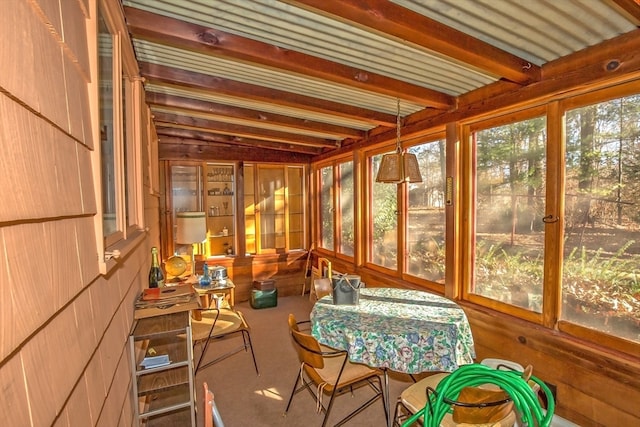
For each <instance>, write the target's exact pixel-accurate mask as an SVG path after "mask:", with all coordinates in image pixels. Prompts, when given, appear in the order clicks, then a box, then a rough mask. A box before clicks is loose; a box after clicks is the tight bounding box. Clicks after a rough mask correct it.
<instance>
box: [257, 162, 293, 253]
mask: <svg viewBox="0 0 640 427" xmlns="http://www.w3.org/2000/svg"><path fill="white" fill-rule="evenodd" d="M258 188H259V191H260V196H259V197H260V248H261V249H262V250H265V249H271V250H273V249H276V250H280V249H282V250H284V249H285V247H286V241H285V211H284V201H285V183H284V168H283V167H279V168H266V167H265V168H259V169H258Z"/></svg>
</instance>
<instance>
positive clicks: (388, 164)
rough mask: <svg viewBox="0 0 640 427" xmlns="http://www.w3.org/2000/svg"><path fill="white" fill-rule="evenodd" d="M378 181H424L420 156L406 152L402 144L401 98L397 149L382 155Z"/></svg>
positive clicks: (397, 121) (397, 123) (395, 182)
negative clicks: (419, 161) (419, 160)
mask: <svg viewBox="0 0 640 427" xmlns="http://www.w3.org/2000/svg"><path fill="white" fill-rule="evenodd" d="M376 182H384V183H389V184H399V183H401V182H422V175H420V167H419V166H418V158H417V157H416V155H415V154H412V153H405V152H403V151H402V147H401V146H400V100H399V99H398V115H397V118H396V151H395V153H388V154H385V155H384V156H382V160H381V161H380V168H379V169H378V175H377V176H376Z"/></svg>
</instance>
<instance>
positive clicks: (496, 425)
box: [394, 359, 539, 427]
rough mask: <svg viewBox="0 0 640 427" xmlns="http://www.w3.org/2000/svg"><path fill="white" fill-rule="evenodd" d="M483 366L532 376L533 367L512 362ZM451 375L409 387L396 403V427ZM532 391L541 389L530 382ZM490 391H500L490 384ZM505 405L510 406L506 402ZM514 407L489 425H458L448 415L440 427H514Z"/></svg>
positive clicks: (486, 362)
mask: <svg viewBox="0 0 640 427" xmlns="http://www.w3.org/2000/svg"><path fill="white" fill-rule="evenodd" d="M481 363H482V364H483V365H485V366H488V367H490V368H493V369H509V370H515V371H518V372H522V373H523V377H525V378H526V379H528V378H529V377H530V376H531V369H532V368H531V367H530V366H528V367H527V369H525V368H523V367H522V365H520V364H518V363H516V362H512V361H510V360H504V359H484V360H483V361H482V362H481ZM448 375H450V373H448V372H443V373H436V374H433V375H430V376H428V377H425V378H424V379H422V380H420V381H418V382H416V383H415V384H413V385H411V386H409V387H407V388H406V389H405V390H404V391H403V392H402V393H401V394H400V396H399V397H398V401H397V403H396V410H395V420H394V426H399V425H401V424H402V421H403V420H404V419H405V418H406V416H405V415H404V414H403V412H405V413H408V414H409V415H413V414H415V413H417V412H418V411H420V410H421V409H423V408H424V407H425V405H426V404H427V389H428V388H429V389H431V390H435V389H436V388H437V386H438V384H439V383H440V381H442V380H443V379H444V378H446V377H447V376H448ZM529 384H530V386H531V387H532V389H533V390H534V391H535V392H536V393H537V390H538V389H539V387H538V386H537V384H535V383H533V382H530V383H529ZM486 387H487V389H489V390H496V391H497V390H500V389H499V388H497V387H496V386H494V385H492V384H489V385H487V386H486ZM505 404H508V403H506V402H505ZM512 406H513V405H511V406H509V407H508V408H506V410H505V411H503V414H504V416H503V417H500V419H499V420H494V421H492V422H488V423H479V424H472V423H468V422H465V423H458V422H456V421H455V420H454V417H453V414H451V413H448V414H446V415H445V416H444V418H443V419H442V421H440V427H456V426H461V425H464V426H469V427H470V426H474V427H512V426H513V425H514V424H515V423H516V421H517V420H518V417H517V414H516V412H515V411H514V410H513V409H512Z"/></svg>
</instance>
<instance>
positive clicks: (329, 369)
mask: <svg viewBox="0 0 640 427" xmlns="http://www.w3.org/2000/svg"><path fill="white" fill-rule="evenodd" d="M342 363H343V358H342V357H327V358H325V359H324V368H322V369H314V368H312V367H310V366H305V371H306V372H307V375H309V376H310V377H311V378H313V379H314V380H317V382H319V383H326V384H327V386H326V387H325V389H326V390H327V391H328V392H330V391H331V390H332V385H333V384H335V385H336V386H337V388H342V387H344V386H347V385H349V384H354V383H357V382H359V381H362V380H364V379H366V378H369V377H371V376H372V375H378V374H380V372H378V371H377V370H376V369H373V368H371V367H369V366H366V365H361V364H359V363H351V362H349V361H347V363H346V364H345V365H344V370H343V371H342V375H341V376H340V382H339V383H337V380H338V375H339V374H340V368H341V367H342ZM336 383H337V384H336Z"/></svg>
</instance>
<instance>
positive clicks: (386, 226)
mask: <svg viewBox="0 0 640 427" xmlns="http://www.w3.org/2000/svg"><path fill="white" fill-rule="evenodd" d="M381 160H382V154H380V155H377V156H373V157H371V171H372V172H373V173H372V177H371V183H370V188H371V208H370V209H371V218H372V221H371V236H372V237H373V244H372V246H371V253H370V255H369V261H370V262H372V263H373V264H377V265H380V266H383V267H387V268H390V269H397V266H398V243H397V242H398V186H397V185H395V184H385V183H381V182H376V181H375V177H376V175H377V174H378V169H379V168H380V161H381Z"/></svg>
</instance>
